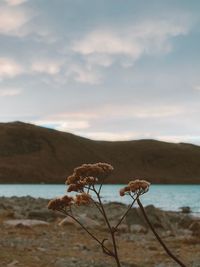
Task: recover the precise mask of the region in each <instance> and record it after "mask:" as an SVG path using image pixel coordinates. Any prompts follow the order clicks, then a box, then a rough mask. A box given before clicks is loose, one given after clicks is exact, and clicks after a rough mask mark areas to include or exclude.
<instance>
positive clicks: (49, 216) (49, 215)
mask: <svg viewBox="0 0 200 267" xmlns="http://www.w3.org/2000/svg"><path fill="white" fill-rule="evenodd" d="M58 216H59V217H64V215H62V214H61V213H60V214H58V213H56V212H51V211H49V210H48V209H42V210H31V211H30V212H29V213H28V218H29V219H38V220H44V221H53V220H55V218H56V217H58Z"/></svg>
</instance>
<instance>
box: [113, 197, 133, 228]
mask: <svg viewBox="0 0 200 267" xmlns="http://www.w3.org/2000/svg"><path fill="white" fill-rule="evenodd" d="M135 201H136V199H134V200H133V202H132V203H131V205H130V206H129V207H128V209H127V211H126V212H125V213H124V215H123V216H122V217H121V219H120V220H119V222H118V223H117V225H116V226H115V229H116V230H117V227H118V226H119V225H120V224H121V222H122V221H123V220H124V218H125V217H126V215H127V214H128V213H129V211H130V209H131V208H132V207H133V205H134V203H135Z"/></svg>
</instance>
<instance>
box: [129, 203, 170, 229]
mask: <svg viewBox="0 0 200 267" xmlns="http://www.w3.org/2000/svg"><path fill="white" fill-rule="evenodd" d="M145 211H146V214H147V216H148V218H149V221H150V222H151V224H152V225H153V226H154V227H155V228H160V229H163V230H171V231H173V229H172V226H171V223H170V219H169V217H168V215H167V214H166V212H164V211H162V210H160V209H158V208H155V207H154V206H153V205H149V206H147V207H145ZM126 222H127V224H128V226H129V229H130V226H131V225H134V224H136V225H141V226H143V227H145V228H149V226H148V224H147V222H146V221H145V219H144V216H143V214H142V212H141V210H140V209H136V208H133V209H131V210H130V211H129V213H128V214H127V217H126Z"/></svg>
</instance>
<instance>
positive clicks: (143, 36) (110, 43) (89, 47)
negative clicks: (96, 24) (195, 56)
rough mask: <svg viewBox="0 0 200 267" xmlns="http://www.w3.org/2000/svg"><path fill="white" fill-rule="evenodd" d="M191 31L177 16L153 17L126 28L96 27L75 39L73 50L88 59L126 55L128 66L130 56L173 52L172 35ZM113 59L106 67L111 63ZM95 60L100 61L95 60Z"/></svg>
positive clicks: (133, 60)
mask: <svg viewBox="0 0 200 267" xmlns="http://www.w3.org/2000/svg"><path fill="white" fill-rule="evenodd" d="M188 31H189V26H188V25H187V23H185V22H182V23H180V22H177V21H176V20H175V19H171V20H170V18H169V19H168V20H151V21H145V22H142V23H138V24H137V25H136V26H128V27H126V28H119V29H116V28H108V29H95V30H93V31H92V32H90V33H87V34H86V35H85V36H84V37H82V38H80V39H79V40H75V41H74V42H72V45H71V49H72V50H73V51H74V52H76V53H79V54H81V55H83V56H84V57H85V58H88V57H92V56H93V57H95V56H96V57H97V58H98V56H99V57H100V56H102V57H105V58H106V57H108V56H112V58H113V57H116V56H123V57H124V58H125V66H127V64H126V62H127V58H128V59H129V60H131V61H132V63H134V62H135V61H136V60H138V59H139V58H140V57H141V56H143V55H145V54H155V53H168V52H170V51H171V50H172V44H171V40H172V39H173V37H176V36H181V35H186V34H187V33H188ZM112 61H113V60H110V61H109V63H108V64H107V65H106V64H105V66H110V65H111V62H112ZM95 63H96V64H98V61H96V62H95V60H94V64H95ZM122 64H123V60H122ZM129 64H130V61H129Z"/></svg>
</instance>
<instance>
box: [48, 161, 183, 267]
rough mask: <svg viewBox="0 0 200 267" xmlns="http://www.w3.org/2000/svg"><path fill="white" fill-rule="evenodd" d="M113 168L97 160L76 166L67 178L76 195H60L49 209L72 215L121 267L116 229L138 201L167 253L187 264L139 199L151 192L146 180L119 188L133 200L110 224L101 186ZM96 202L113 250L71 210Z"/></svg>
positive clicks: (136, 181)
mask: <svg viewBox="0 0 200 267" xmlns="http://www.w3.org/2000/svg"><path fill="white" fill-rule="evenodd" d="M112 171H113V167H112V166H111V165H110V164H107V163H101V162H100V163H95V164H83V165H81V166H80V167H77V168H75V169H74V172H73V174H72V175H70V176H68V177H67V180H66V184H67V185H68V188H67V191H68V192H77V194H76V196H75V197H71V196H68V195H65V196H63V197H61V198H56V199H53V200H51V201H50V202H49V204H48V208H49V209H51V210H56V211H59V212H61V213H63V214H65V215H66V216H69V217H70V218H72V219H73V220H74V221H75V222H77V223H78V224H79V225H80V226H81V227H82V229H83V230H85V231H86V232H87V233H88V234H89V235H90V237H91V238H93V239H94V240H95V241H96V242H97V243H98V244H99V245H100V247H101V248H102V251H103V253H104V254H106V255H108V256H110V257H112V258H114V259H115V262H116V265H117V266H118V267H121V264H120V261H119V256H118V247H117V242H116V236H115V234H116V232H117V231H118V228H119V225H120V224H121V223H122V221H123V220H124V219H125V217H126V215H127V214H128V212H129V211H130V209H131V208H132V207H133V205H134V203H136V202H137V203H138V205H139V207H140V209H141V211H142V214H143V216H144V219H145V220H146V222H147V224H148V225H149V227H150V229H151V230H152V232H153V234H154V235H155V237H156V238H157V240H158V241H159V243H160V244H161V246H162V247H163V248H164V250H165V251H166V253H167V254H168V255H169V256H170V257H171V258H172V259H173V260H174V261H175V262H177V263H178V264H179V265H180V266H182V267H186V265H185V264H183V263H182V262H181V261H180V260H179V259H178V258H177V257H176V256H175V255H174V254H173V253H172V252H171V251H170V250H169V249H168V248H167V246H166V244H164V242H163V241H162V239H161V238H160V236H159V235H158V233H157V232H156V230H155V229H154V227H153V226H152V224H151V222H150V221H149V219H148V216H147V214H146V212H145V209H144V207H143V205H142V203H141V201H140V196H141V195H143V194H144V193H146V192H148V190H149V187H150V183H149V182H147V181H145V180H138V179H136V180H133V181H130V182H129V183H128V185H127V186H125V187H123V188H122V189H120V192H119V194H120V196H122V197H123V196H125V195H128V196H129V197H130V198H131V199H132V203H131V204H130V205H129V207H128V208H127V210H126V212H125V213H124V214H123V216H121V218H120V219H119V221H118V223H117V224H116V225H114V226H113V225H111V223H110V221H109V219H108V216H107V214H106V211H105V208H104V204H103V203H102V200H101V189H102V185H103V181H104V179H105V178H106V177H107V176H108V175H109V174H110V173H111V172H112ZM99 182H100V186H98V189H97V186H96V185H97V183H99ZM91 193H93V194H94V195H95V198H93V197H92V196H91ZM91 203H93V204H94V205H95V206H96V208H97V209H98V210H99V212H100V213H101V215H102V216H103V218H104V220H105V223H106V225H107V228H108V232H109V234H110V237H111V240H112V249H110V247H109V248H108V247H107V246H106V244H105V241H106V240H107V239H103V240H100V239H98V238H97V236H96V235H95V234H93V233H92V232H90V230H88V228H87V226H85V225H83V224H82V223H81V222H80V221H79V219H78V218H76V216H75V215H74V213H73V212H72V209H73V206H74V205H76V206H81V205H88V204H91Z"/></svg>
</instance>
